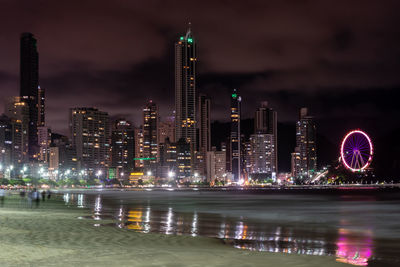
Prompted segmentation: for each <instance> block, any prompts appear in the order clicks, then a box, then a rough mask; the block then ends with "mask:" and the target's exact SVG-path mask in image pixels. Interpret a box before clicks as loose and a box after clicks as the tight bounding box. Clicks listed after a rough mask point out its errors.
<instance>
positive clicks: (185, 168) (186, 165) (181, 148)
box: [176, 138, 192, 180]
mask: <svg viewBox="0 0 400 267" xmlns="http://www.w3.org/2000/svg"><path fill="white" fill-rule="evenodd" d="M176 155H177V157H176V165H177V173H176V178H178V179H180V180H183V179H188V178H190V177H191V170H192V157H191V155H192V154H191V146H190V143H189V142H186V140H185V139H184V138H181V139H179V141H178V142H177V143H176Z"/></svg>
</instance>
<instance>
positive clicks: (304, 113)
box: [294, 108, 317, 180]
mask: <svg viewBox="0 0 400 267" xmlns="http://www.w3.org/2000/svg"><path fill="white" fill-rule="evenodd" d="M296 151H297V153H299V157H300V159H299V161H298V164H297V165H298V166H297V167H296V168H298V169H296V170H295V171H294V173H295V174H296V175H297V176H296V178H297V179H299V180H305V179H309V178H311V177H312V176H313V174H314V172H316V170H317V128H316V125H315V121H314V118H313V117H312V116H309V115H308V109H307V108H301V109H300V116H299V120H298V121H297V123H296Z"/></svg>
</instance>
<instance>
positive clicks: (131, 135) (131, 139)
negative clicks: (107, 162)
mask: <svg viewBox="0 0 400 267" xmlns="http://www.w3.org/2000/svg"><path fill="white" fill-rule="evenodd" d="M134 158H135V131H134V128H133V126H132V123H131V122H129V121H127V120H125V119H118V120H116V121H114V123H113V125H112V130H111V166H112V167H114V168H116V169H117V173H116V174H117V178H121V173H124V175H125V173H126V178H128V173H130V172H131V171H133V169H134V168H135V161H134Z"/></svg>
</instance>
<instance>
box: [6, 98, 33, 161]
mask: <svg viewBox="0 0 400 267" xmlns="http://www.w3.org/2000/svg"><path fill="white" fill-rule="evenodd" d="M4 113H5V115H6V116H7V117H8V118H10V119H11V127H12V136H11V138H12V148H11V159H12V162H13V164H14V166H18V165H22V164H25V163H27V162H29V120H30V116H29V106H28V104H27V102H26V101H24V100H23V99H22V98H21V97H11V98H9V99H8V100H7V102H6V108H5V112H4ZM36 137H37V136H36ZM36 140H37V139H36ZM36 146H37V145H36Z"/></svg>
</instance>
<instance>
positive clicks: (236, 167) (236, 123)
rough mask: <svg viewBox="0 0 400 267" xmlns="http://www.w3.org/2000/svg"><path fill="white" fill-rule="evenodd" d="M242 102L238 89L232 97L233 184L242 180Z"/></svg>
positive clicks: (231, 152)
mask: <svg viewBox="0 0 400 267" xmlns="http://www.w3.org/2000/svg"><path fill="white" fill-rule="evenodd" d="M241 101H242V98H241V97H240V96H239V95H238V92H237V90H236V89H233V91H232V95H231V134H230V168H231V173H232V179H233V182H239V180H240V179H241V171H240V170H241V163H242V162H241V153H240V152H241V151H240V150H241V145H240V120H241Z"/></svg>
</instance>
